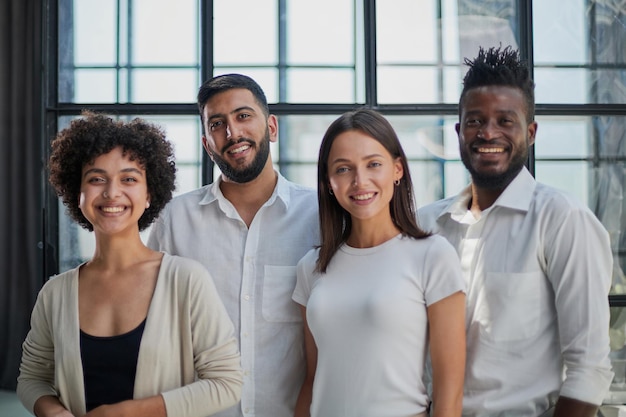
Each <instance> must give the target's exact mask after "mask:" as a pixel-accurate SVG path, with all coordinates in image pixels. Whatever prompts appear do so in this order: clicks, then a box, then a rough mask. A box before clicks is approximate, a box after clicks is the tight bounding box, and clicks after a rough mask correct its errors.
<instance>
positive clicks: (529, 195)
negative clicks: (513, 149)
mask: <svg viewBox="0 0 626 417" xmlns="http://www.w3.org/2000/svg"><path fill="white" fill-rule="evenodd" d="M536 185H537V182H536V181H535V179H534V178H533V176H532V175H531V174H530V172H528V169H526V167H523V168H522V170H521V171H520V172H519V174H517V176H516V177H515V178H514V179H513V181H511V183H510V184H509V185H508V186H507V187H506V188H505V189H504V191H503V192H502V194H500V197H498V199H497V200H496V201H495V202H494V203H493V205H492V207H496V206H501V207H508V208H511V209H514V210H520V211H528V209H529V207H530V203H531V202H532V199H533V193H534V192H535V186H536ZM471 198H472V186H471V184H470V185H468V186H467V187H465V188H464V189H463V190H462V191H461V192H460V193H459V194H457V195H456V196H455V197H453V198H452V199H451V200H450V203H449V204H447V205H446V206H444V208H443V210H442V211H441V213H440V214H439V215H438V216H437V217H441V216H443V215H445V214H446V213H449V214H450V215H456V216H462V215H464V214H465V213H466V212H467V206H468V204H469V201H470V199H471Z"/></svg>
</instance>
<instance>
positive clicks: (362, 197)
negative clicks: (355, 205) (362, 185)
mask: <svg viewBox="0 0 626 417" xmlns="http://www.w3.org/2000/svg"><path fill="white" fill-rule="evenodd" d="M372 197H374V193H367V194H359V195H355V196H353V197H352V198H354V199H355V200H369V199H370V198H372Z"/></svg>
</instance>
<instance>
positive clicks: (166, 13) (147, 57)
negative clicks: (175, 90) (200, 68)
mask: <svg viewBox="0 0 626 417" xmlns="http://www.w3.org/2000/svg"><path fill="white" fill-rule="evenodd" d="M132 6H133V13H132V16H133V25H132V36H131V38H130V40H131V41H132V59H131V62H132V63H133V65H158V66H163V65H191V66H196V65H198V63H199V58H198V56H199V53H198V51H199V48H198V41H199V36H198V16H199V15H200V11H199V2H198V0H176V1H175V2H174V1H171V0H133V2H132ZM163 101H166V100H163Z"/></svg>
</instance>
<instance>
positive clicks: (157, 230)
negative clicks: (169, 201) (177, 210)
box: [146, 206, 171, 253]
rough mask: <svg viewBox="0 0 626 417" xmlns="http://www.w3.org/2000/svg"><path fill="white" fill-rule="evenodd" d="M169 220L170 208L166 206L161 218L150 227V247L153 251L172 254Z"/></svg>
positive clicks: (148, 244)
mask: <svg viewBox="0 0 626 417" xmlns="http://www.w3.org/2000/svg"><path fill="white" fill-rule="evenodd" d="M168 219H169V207H168V206H166V207H165V208H164V209H163V210H162V211H161V214H160V215H159V217H157V218H156V220H155V221H154V223H152V225H151V226H150V235H149V236H148V242H147V244H146V246H148V247H149V248H150V249H152V250H156V251H164V252H168V253H170V252H171V248H170V245H169V239H168V235H169V233H167V229H168Z"/></svg>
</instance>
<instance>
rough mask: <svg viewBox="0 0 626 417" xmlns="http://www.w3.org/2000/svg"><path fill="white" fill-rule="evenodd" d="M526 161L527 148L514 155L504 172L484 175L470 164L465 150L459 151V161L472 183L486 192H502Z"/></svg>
mask: <svg viewBox="0 0 626 417" xmlns="http://www.w3.org/2000/svg"><path fill="white" fill-rule="evenodd" d="M527 159H528V148H526V149H524V150H522V151H520V152H518V153H516V154H515V155H514V156H513V159H511V162H510V163H509V167H508V168H507V170H506V171H504V172H502V173H499V174H485V173H482V172H478V171H476V170H475V169H474V167H473V166H472V164H471V163H470V158H469V155H468V153H467V151H465V150H461V161H463V165H465V168H467V170H468V171H469V173H470V175H471V176H472V182H473V183H474V184H475V185H476V186H477V187H480V188H484V189H487V190H504V189H505V188H506V187H507V186H508V185H509V184H510V183H511V181H513V180H514V179H515V177H516V176H517V174H519V172H520V171H521V170H522V168H523V167H524V165H525V164H526V161H527Z"/></svg>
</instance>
